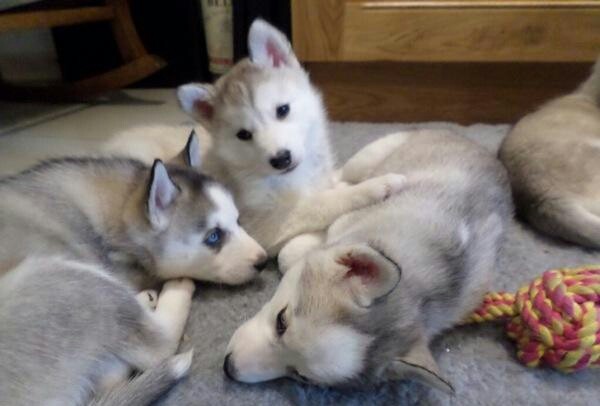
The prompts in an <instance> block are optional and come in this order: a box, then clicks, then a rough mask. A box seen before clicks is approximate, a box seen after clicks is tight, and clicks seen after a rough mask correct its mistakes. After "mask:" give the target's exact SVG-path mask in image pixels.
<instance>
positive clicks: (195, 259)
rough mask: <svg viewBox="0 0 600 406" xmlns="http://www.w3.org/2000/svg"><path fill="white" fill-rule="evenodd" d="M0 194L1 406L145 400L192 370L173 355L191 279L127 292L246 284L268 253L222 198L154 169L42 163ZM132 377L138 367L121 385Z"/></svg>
mask: <svg viewBox="0 0 600 406" xmlns="http://www.w3.org/2000/svg"><path fill="white" fill-rule="evenodd" d="M194 144H197V142H195V141H194V140H190V142H189V143H188V147H187V150H188V155H189V157H188V158H189V159H188V161H189V162H192V163H194V161H195V160H196V155H193V154H191V153H190V152H189V151H192V150H193V149H194V148H193V145H194ZM0 195H2V200H1V201H0V326H1V328H0V360H1V362H0V404H3V405H11V406H12V405H39V404H45V405H46V404H47V405H79V404H87V403H88V402H90V401H92V400H91V398H92V397H96V399H95V400H93V402H94V404H107V405H124V404H135V405H144V404H148V403H150V402H151V401H152V400H154V399H155V398H157V397H158V396H159V395H160V394H161V393H162V392H164V391H165V390H166V389H168V387H169V386H171V385H172V384H173V383H174V382H175V381H176V380H177V379H178V378H180V377H181V376H183V375H185V373H186V372H187V370H188V368H189V366H190V363H191V353H187V354H182V355H178V356H175V357H172V356H173V354H174V353H175V351H176V350H177V347H178V344H179V340H180V338H181V335H182V333H183V330H184V326H185V322H186V320H187V316H188V313H189V309H190V306H191V299H192V294H193V291H194V283H193V282H192V281H190V280H189V279H182V280H170V281H168V282H166V283H165V285H164V287H163V290H162V292H161V294H160V296H159V297H158V299H157V300H156V295H155V294H154V292H152V291H148V292H142V293H141V294H138V295H137V297H136V292H139V290H140V289H142V288H146V287H149V286H151V285H153V284H154V283H155V281H159V280H164V279H172V278H182V277H184V278H194V279H202V280H209V281H218V282H223V283H230V284H238V283H243V282H245V281H247V280H249V279H250V278H252V277H254V276H255V275H256V274H257V270H256V269H255V266H257V265H256V264H259V263H261V262H263V261H264V259H265V258H266V253H265V252H264V250H263V249H262V248H260V246H259V245H258V243H256V241H254V240H253V239H251V238H250V237H249V236H248V235H247V234H246V232H245V231H244V230H243V229H242V228H241V227H240V226H239V225H238V224H237V219H238V213H237V210H236V208H235V205H234V204H233V200H232V198H231V196H230V195H229V193H228V192H227V190H226V189H224V188H223V187H222V186H221V185H219V184H218V183H216V182H215V181H213V180H211V179H210V178H208V177H206V176H204V175H202V174H200V173H199V172H197V171H196V170H193V169H190V168H183V167H179V166H170V165H164V164H163V163H162V162H161V161H158V160H157V161H156V162H155V163H154V165H153V166H152V167H148V166H146V165H144V164H142V163H141V162H139V161H135V160H131V159H107V158H104V159H102V158H64V159H56V160H50V161H47V162H44V163H42V164H40V165H38V166H35V167H33V168H31V169H29V170H27V171H25V172H22V173H20V174H17V175H14V176H11V177H7V178H4V179H2V180H0ZM258 267H259V268H260V266H258ZM154 307H156V309H155V310H154V311H153V308H154ZM130 368H135V369H138V370H141V371H146V372H144V373H142V374H141V375H140V376H139V377H138V378H135V379H134V380H133V381H132V382H131V383H129V384H126V385H122V384H121V383H122V380H123V379H126V377H127V374H128V371H129V369H130ZM115 385H116V387H115V388H113V390H110V391H107V389H108V388H110V387H111V386H115Z"/></svg>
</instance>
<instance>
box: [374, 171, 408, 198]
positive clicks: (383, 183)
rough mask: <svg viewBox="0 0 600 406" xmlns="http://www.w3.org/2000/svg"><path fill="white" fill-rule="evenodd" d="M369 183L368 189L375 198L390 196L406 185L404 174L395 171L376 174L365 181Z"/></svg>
mask: <svg viewBox="0 0 600 406" xmlns="http://www.w3.org/2000/svg"><path fill="white" fill-rule="evenodd" d="M365 183H367V184H369V186H370V190H371V192H372V193H373V197H374V198H375V199H380V200H385V199H387V198H389V197H390V196H392V195H394V194H396V193H398V192H401V191H402V190H404V188H405V187H406V176H404V175H399V174H396V173H388V174H386V175H382V176H377V177H375V178H372V179H369V180H367V181H365Z"/></svg>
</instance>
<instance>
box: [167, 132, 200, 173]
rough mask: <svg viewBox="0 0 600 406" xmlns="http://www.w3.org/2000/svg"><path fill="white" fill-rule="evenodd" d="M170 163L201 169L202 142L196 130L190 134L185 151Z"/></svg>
mask: <svg viewBox="0 0 600 406" xmlns="http://www.w3.org/2000/svg"><path fill="white" fill-rule="evenodd" d="M169 163H173V164H177V165H183V166H189V167H190V168H195V169H200V165H201V161H200V140H199V139H198V135H196V131H195V130H192V132H191V133H190V135H189V137H188V140H187V142H186V143H185V147H184V148H183V150H181V152H180V153H179V154H177V156H176V157H175V158H173V159H171V160H170V161H169Z"/></svg>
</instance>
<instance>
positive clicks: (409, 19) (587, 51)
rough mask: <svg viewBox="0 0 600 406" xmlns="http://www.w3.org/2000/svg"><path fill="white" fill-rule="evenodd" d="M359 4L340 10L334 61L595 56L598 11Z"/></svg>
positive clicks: (542, 59)
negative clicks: (341, 19) (339, 45)
mask: <svg viewBox="0 0 600 406" xmlns="http://www.w3.org/2000/svg"><path fill="white" fill-rule="evenodd" d="M367 3H368V2H367ZM364 5H365V3H348V4H347V7H346V9H345V18H344V25H343V28H342V30H343V38H342V40H341V42H342V44H344V46H343V48H342V50H341V52H339V53H338V58H337V60H341V61H377V60H388V61H416V62H439V61H444V62H466V61H472V62H490V61H519V62H532V61H536V62H562V61H565V62H566V61H593V60H594V59H595V58H596V56H597V55H598V53H600V7H598V8H563V9H558V8H540V9H533V8H514V9H513V8H507V9H504V8H498V9H494V10H493V11H490V10H489V9H485V8H466V9H456V8H448V9H414V8H404V7H402V6H398V7H390V8H385V9H372V8H366V7H363V6H364ZM599 5H600V4H599Z"/></svg>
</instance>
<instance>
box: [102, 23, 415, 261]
mask: <svg viewBox="0 0 600 406" xmlns="http://www.w3.org/2000/svg"><path fill="white" fill-rule="evenodd" d="M248 45H249V50H250V58H249V59H244V60H242V61H240V62H238V63H237V64H236V65H235V66H234V67H233V68H232V69H231V70H230V71H229V72H228V73H227V74H225V75H224V76H222V77H221V78H220V79H218V80H217V81H216V82H215V83H214V84H207V83H204V84H200V83H197V84H187V85H184V86H181V87H180V88H179V89H178V98H179V101H180V103H181V106H182V108H183V110H184V111H186V112H187V113H188V114H190V115H191V116H192V117H193V118H194V119H195V120H196V121H198V122H199V123H200V124H202V126H203V127H204V128H206V131H208V134H210V137H208V135H207V134H206V131H205V130H199V131H198V133H199V134H201V141H204V140H207V141H208V139H210V142H209V143H208V144H210V145H207V147H206V148H205V146H204V144H202V150H203V151H201V153H202V159H203V170H204V171H206V172H207V173H209V174H211V175H213V176H215V177H216V178H218V179H219V180H220V181H222V182H223V183H224V184H226V185H227V186H228V187H229V188H230V189H232V191H233V192H234V195H235V200H236V203H237V204H238V206H239V208H240V212H241V215H242V218H241V221H242V224H243V225H244V227H245V228H246V229H247V230H248V232H249V233H250V235H251V236H252V237H254V238H255V239H256V240H257V241H258V242H259V243H260V244H261V245H262V246H263V247H264V248H265V249H266V250H267V252H268V253H269V254H270V255H274V254H276V253H278V252H279V250H280V249H281V247H282V246H283V245H284V244H285V243H286V242H288V241H289V240H290V239H292V238H293V237H295V236H297V235H299V234H302V233H305V232H322V231H323V230H325V229H326V228H327V227H328V226H329V225H330V224H331V223H332V222H333V221H334V220H335V219H336V218H337V217H339V216H340V215H342V214H344V213H346V212H348V211H351V210H353V209H357V208H360V207H364V206H367V205H369V204H372V203H376V202H379V201H381V200H383V199H385V198H386V197H387V196H388V195H390V194H391V193H394V192H396V191H397V190H400V189H401V188H402V186H403V185H404V178H403V177H402V176H401V175H389V176H381V177H378V178H376V179H369V180H366V181H365V182H362V183H361V184H358V185H352V186H347V187H341V188H339V189H337V190H335V192H333V191H332V190H331V188H332V187H333V186H334V185H335V184H336V183H335V176H334V172H333V159H332V154H331V148H330V145H329V138H328V134H327V119H326V115H325V109H324V107H323V102H322V100H321V95H320V94H319V92H318V91H317V90H316V89H315V88H314V87H313V86H312V84H311V83H310V81H309V78H308V74H307V73H306V72H305V71H304V70H303V69H302V67H301V66H300V64H299V62H298V59H297V58H296V56H295V55H294V52H293V50H292V48H291V45H290V43H289V42H288V40H287V39H286V38H285V36H284V35H283V34H282V33H281V32H279V31H278V30H276V29H275V28H274V27H272V26H271V25H269V24H267V23H266V22H264V21H262V20H256V21H255V22H254V23H253V24H252V26H251V28H250V32H249V35H248ZM186 135H187V133H186V132H185V131H184V130H183V129H181V128H176V127H166V126H154V127H143V128H138V129H133V130H130V131H125V132H124V133H121V134H118V135H117V136H116V138H114V139H113V140H111V141H110V142H109V144H108V146H107V147H106V148H105V151H109V152H118V153H123V152H128V151H132V153H133V154H135V157H137V158H144V157H143V156H141V155H144V154H145V155H146V156H145V160H149V159H153V158H154V157H155V156H159V157H161V158H163V159H170V158H171V157H172V156H173V155H174V154H175V153H176V149H175V148H174V145H177V144H178V143H179V140H180V139H181V137H185V136H186ZM145 151H149V153H146V152H145ZM157 152H160V153H159V155H156V153H157ZM316 208H318V210H315V209H316Z"/></svg>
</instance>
